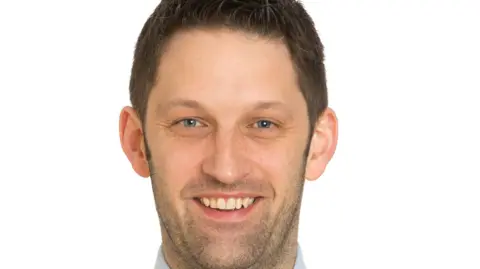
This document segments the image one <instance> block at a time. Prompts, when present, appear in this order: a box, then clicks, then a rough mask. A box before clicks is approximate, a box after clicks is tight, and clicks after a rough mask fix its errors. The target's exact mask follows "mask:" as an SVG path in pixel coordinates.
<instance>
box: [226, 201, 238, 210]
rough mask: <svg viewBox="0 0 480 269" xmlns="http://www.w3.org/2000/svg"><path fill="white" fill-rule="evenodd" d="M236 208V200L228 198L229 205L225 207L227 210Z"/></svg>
mask: <svg viewBox="0 0 480 269" xmlns="http://www.w3.org/2000/svg"><path fill="white" fill-rule="evenodd" d="M235 207H236V201H235V198H228V201H227V205H226V206H225V209H229V210H232V209H235Z"/></svg>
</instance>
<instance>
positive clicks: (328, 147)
mask: <svg viewBox="0 0 480 269" xmlns="http://www.w3.org/2000/svg"><path fill="white" fill-rule="evenodd" d="M337 139H338V121H337V117H336V115H335V112H334V111H333V110H332V109H330V108H327V109H326V110H325V111H324V113H323V114H322V115H321V116H320V118H319V119H318V120H317V124H316V126H315V129H314V130H313V135H312V139H311V143H310V151H309V155H308V159H307V165H306V170H305V178H306V179H307V180H311V181H313V180H317V179H318V178H320V176H321V175H322V174H323V173H324V172H325V169H326V167H327V164H328V163H329V162H330V160H331V159H332V157H333V155H334V153H335V149H336V147H337Z"/></svg>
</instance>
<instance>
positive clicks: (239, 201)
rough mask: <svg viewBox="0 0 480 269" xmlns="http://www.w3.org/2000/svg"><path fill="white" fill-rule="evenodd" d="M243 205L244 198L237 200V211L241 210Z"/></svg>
mask: <svg viewBox="0 0 480 269" xmlns="http://www.w3.org/2000/svg"><path fill="white" fill-rule="evenodd" d="M242 205H243V200H242V198H237V200H236V201H235V208H236V209H240V208H241V207H242Z"/></svg>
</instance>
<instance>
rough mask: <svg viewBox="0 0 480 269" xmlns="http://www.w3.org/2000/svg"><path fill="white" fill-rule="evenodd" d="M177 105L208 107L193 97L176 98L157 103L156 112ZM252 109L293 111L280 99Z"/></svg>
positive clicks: (259, 104) (262, 102)
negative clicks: (164, 102) (192, 98)
mask: <svg viewBox="0 0 480 269" xmlns="http://www.w3.org/2000/svg"><path fill="white" fill-rule="evenodd" d="M175 107H186V108H192V109H201V110H204V111H206V109H205V108H204V107H203V106H202V105H201V104H200V103H199V102H198V101H195V100H191V99H175V100H172V101H170V102H168V103H167V104H164V105H161V104H159V105H157V107H156V110H155V113H156V114H157V115H159V114H160V113H162V112H167V111H169V110H171V109H173V108H175ZM250 109H251V110H253V111H255V110H267V109H280V110H283V111H284V112H287V113H288V114H290V113H291V112H292V111H291V110H290V109H289V108H288V107H287V105H286V104H285V103H282V102H278V101H259V102H256V103H255V104H253V105H252V107H251V108H250Z"/></svg>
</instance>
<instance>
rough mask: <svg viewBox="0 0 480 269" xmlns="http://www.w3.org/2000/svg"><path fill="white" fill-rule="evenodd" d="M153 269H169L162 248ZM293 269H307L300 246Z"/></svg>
mask: <svg viewBox="0 0 480 269" xmlns="http://www.w3.org/2000/svg"><path fill="white" fill-rule="evenodd" d="M155 269H170V267H168V265H167V263H166V262H165V258H164V257H163V252H162V247H160V249H159V250H158V254H157V261H156V263H155ZM293 269H307V267H306V266H305V263H304V262H303V256H302V250H301V248H300V246H298V248H297V258H296V260H295V267H293Z"/></svg>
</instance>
